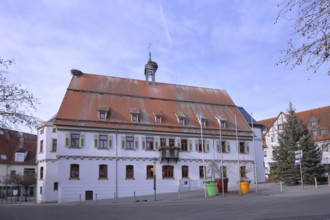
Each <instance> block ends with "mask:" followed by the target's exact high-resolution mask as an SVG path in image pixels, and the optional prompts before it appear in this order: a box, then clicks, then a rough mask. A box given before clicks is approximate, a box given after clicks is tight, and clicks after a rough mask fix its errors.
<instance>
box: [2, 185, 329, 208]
mask: <svg viewBox="0 0 330 220" xmlns="http://www.w3.org/2000/svg"><path fill="white" fill-rule="evenodd" d="M310 194H329V195H330V187H329V185H318V186H317V188H315V186H314V185H305V186H304V189H302V187H301V185H296V186H286V185H282V191H281V186H280V184H279V183H261V184H258V189H257V188H256V185H254V184H251V185H250V192H249V193H247V194H240V193H239V187H238V186H233V187H229V188H228V193H225V194H224V197H223V196H222V194H221V193H218V194H217V195H216V196H214V197H208V196H206V197H205V191H204V189H198V190H194V191H188V192H181V193H178V192H176V193H161V194H160V193H159V194H156V200H155V196H154V194H152V195H145V196H135V197H121V198H117V199H104V200H91V201H81V202H79V201H77V202H68V203H62V204H60V205H91V204H143V203H157V204H161V203H174V202H198V201H205V199H207V200H210V199H230V198H239V197H244V198H246V197H247V198H251V199H253V198H256V197H265V196H269V197H272V196H287V197H292V196H301V195H310ZM1 205H36V201H35V198H31V197H28V201H27V202H25V201H24V198H20V200H19V201H16V202H15V201H14V198H12V199H11V198H8V199H7V201H6V200H2V201H1V200H0V206H1ZM42 205H59V204H58V203H46V204H42Z"/></svg>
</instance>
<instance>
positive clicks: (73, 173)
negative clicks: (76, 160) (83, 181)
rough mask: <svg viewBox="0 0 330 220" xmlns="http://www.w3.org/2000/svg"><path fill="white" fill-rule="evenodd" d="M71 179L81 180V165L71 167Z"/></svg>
mask: <svg viewBox="0 0 330 220" xmlns="http://www.w3.org/2000/svg"><path fill="white" fill-rule="evenodd" d="M70 179H79V164H71V165H70Z"/></svg>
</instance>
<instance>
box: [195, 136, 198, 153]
mask: <svg viewBox="0 0 330 220" xmlns="http://www.w3.org/2000/svg"><path fill="white" fill-rule="evenodd" d="M198 142H199V141H198V139H195V151H196V152H198V151H199V149H198V145H199V143H198Z"/></svg>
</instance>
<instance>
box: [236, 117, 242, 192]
mask: <svg viewBox="0 0 330 220" xmlns="http://www.w3.org/2000/svg"><path fill="white" fill-rule="evenodd" d="M235 125H236V147H237V163H238V184H239V185H238V186H239V194H240V195H242V189H241V165H240V161H239V144H238V134H237V119H236V115H235Z"/></svg>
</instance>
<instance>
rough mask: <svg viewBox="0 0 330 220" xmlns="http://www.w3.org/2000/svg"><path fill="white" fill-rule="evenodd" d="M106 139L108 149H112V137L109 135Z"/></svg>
mask: <svg viewBox="0 0 330 220" xmlns="http://www.w3.org/2000/svg"><path fill="white" fill-rule="evenodd" d="M108 139H109V149H112V135H109V136H108Z"/></svg>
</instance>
